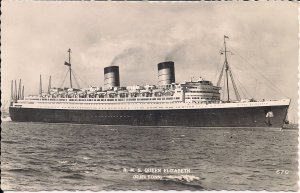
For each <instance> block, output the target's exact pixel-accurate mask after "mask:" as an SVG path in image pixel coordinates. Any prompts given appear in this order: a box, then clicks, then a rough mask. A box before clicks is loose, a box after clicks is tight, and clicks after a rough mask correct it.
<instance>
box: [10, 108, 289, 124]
mask: <svg viewBox="0 0 300 193" xmlns="http://www.w3.org/2000/svg"><path fill="white" fill-rule="evenodd" d="M287 109H288V106H273V107H242V108H222V109H189V110H187V109H178V110H175V109H174V110H66V109H30V108H15V107H10V108H9V112H10V116H11V119H12V121H20V122H47V123H80V124H100V125H141V126H194V127H275V128H282V126H283V123H284V120H285V117H286V114H287ZM268 111H272V112H273V114H274V117H272V118H269V119H268V118H266V114H267V112H268Z"/></svg>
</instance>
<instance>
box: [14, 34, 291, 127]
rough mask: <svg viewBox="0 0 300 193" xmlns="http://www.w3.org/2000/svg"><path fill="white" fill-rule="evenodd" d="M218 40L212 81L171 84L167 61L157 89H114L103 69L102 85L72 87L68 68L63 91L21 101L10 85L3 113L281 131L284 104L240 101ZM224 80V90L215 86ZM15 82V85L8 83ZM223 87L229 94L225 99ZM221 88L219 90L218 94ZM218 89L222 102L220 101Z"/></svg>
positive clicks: (115, 72)
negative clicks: (218, 63) (217, 68)
mask: <svg viewBox="0 0 300 193" xmlns="http://www.w3.org/2000/svg"><path fill="white" fill-rule="evenodd" d="M227 38H228V37H227V36H224V50H222V51H221V54H223V55H224V64H223V68H222V71H221V73H220V76H219V79H218V82H217V84H216V85H213V83H212V82H211V81H208V80H205V79H204V78H201V77H200V78H199V79H198V80H191V81H185V82H182V83H176V82H175V67H174V62H173V61H165V62H162V63H159V64H158V65H157V67H158V85H146V86H139V85H135V86H127V87H124V86H120V77H119V67H118V66H108V67H106V68H104V86H103V88H102V87H90V88H80V89H78V88H77V89H76V88H73V85H72V74H73V72H72V68H71V59H70V53H71V50H70V49H69V51H68V52H69V61H68V62H65V65H67V66H68V68H69V70H68V72H67V75H68V76H69V77H70V87H69V88H55V87H51V77H50V80H49V86H48V91H47V92H43V90H42V86H41V81H40V91H39V94H38V95H36V96H27V97H25V96H24V87H23V89H22V88H21V81H20V84H19V86H18V88H17V84H16V81H15V82H13V81H12V85H11V87H12V88H11V90H12V91H11V103H10V107H9V113H10V117H11V119H12V121H20V122H48V123H79V124H100V125H139V126H194V127H273V128H282V126H283V124H284V122H285V120H286V116H287V110H288V108H289V105H290V99H281V100H261V101H256V100H254V99H251V98H250V99H241V97H240V95H239V92H238V90H237V85H236V83H235V81H234V79H233V74H232V71H231V67H230V65H229V64H228V59H227V52H229V51H228V49H227V47H226V39H227ZM221 80H224V81H223V82H224V85H225V88H221V87H220V83H221ZM13 83H15V84H13ZM229 83H231V85H232V86H231V87H232V88H233V90H234V94H235V100H233V99H231V96H230V93H231V92H230V91H229ZM222 89H223V90H222ZM221 90H222V91H223V93H224V94H225V96H226V98H227V99H226V100H222V99H221V96H220V95H221Z"/></svg>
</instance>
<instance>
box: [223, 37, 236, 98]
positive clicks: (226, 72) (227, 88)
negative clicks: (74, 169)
mask: <svg viewBox="0 0 300 193" xmlns="http://www.w3.org/2000/svg"><path fill="white" fill-rule="evenodd" d="M226 38H227V39H228V38H229V37H228V36H224V50H221V52H220V53H221V54H224V55H225V59H224V65H223V68H222V71H221V73H220V76H219V80H218V82H217V86H220V84H221V81H222V77H223V72H224V71H225V80H224V81H226V91H227V102H229V101H230V93H229V76H230V79H231V83H232V87H233V89H234V93H235V97H236V99H237V100H238V101H239V100H241V97H240V94H239V92H238V89H237V85H236V83H235V81H234V78H233V74H232V72H231V68H230V66H229V64H228V57H227V52H230V51H229V50H227V45H226Z"/></svg>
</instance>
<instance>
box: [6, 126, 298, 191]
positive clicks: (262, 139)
mask: <svg viewBox="0 0 300 193" xmlns="http://www.w3.org/2000/svg"><path fill="white" fill-rule="evenodd" d="M1 134H2V141H1V187H2V189H3V190H14V191H42V190H93V191H100V190H269V191H297V189H298V187H297V182H298V175H297V173H298V161H297V160H298V155H297V152H298V150H297V146H298V132H297V131H293V130H286V131H279V130H269V129H267V128H266V129H253V128H252V129H251V128H249V129H229V128H227V129H216V128H214V129H209V128H191V127H137V126H99V125H77V124H45V123H16V122H3V123H2V131H1ZM149 168H156V169H157V171H159V169H161V171H164V170H163V169H188V170H189V172H188V173H182V172H181V173H178V171H179V170H177V172H175V173H166V172H157V171H156V172H155V171H152V173H150V172H149V170H150V169H149ZM138 169H140V171H139V172H138V171H137V170H138ZM133 170H134V171H133ZM168 171H171V170H168ZM174 171H175V170H173V172H174ZM186 171H187V170H186ZM145 178H146V179H145Z"/></svg>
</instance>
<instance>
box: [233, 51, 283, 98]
mask: <svg viewBox="0 0 300 193" xmlns="http://www.w3.org/2000/svg"><path fill="white" fill-rule="evenodd" d="M230 48H231V47H230ZM231 49H232V50H233V51H235V54H237V55H238V56H239V57H240V58H241V59H242V60H244V61H245V62H246V63H248V64H249V65H250V66H251V67H252V68H253V69H254V70H255V71H256V72H258V73H259V74H260V75H261V76H262V77H263V78H264V79H265V80H266V81H268V82H269V83H270V84H271V85H272V86H273V88H274V89H277V92H280V93H281V94H282V95H283V96H285V97H287V96H286V95H285V94H284V92H283V91H282V90H280V89H279V88H278V87H277V86H276V85H275V84H273V83H272V82H271V81H270V80H269V79H268V78H267V77H265V76H264V75H263V74H262V73H261V72H260V71H259V70H257V69H256V68H255V67H254V65H252V64H251V63H250V62H248V60H246V59H245V58H244V57H243V56H241V55H240V54H239V53H238V52H237V51H236V50H235V49H233V48H231Z"/></svg>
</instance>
